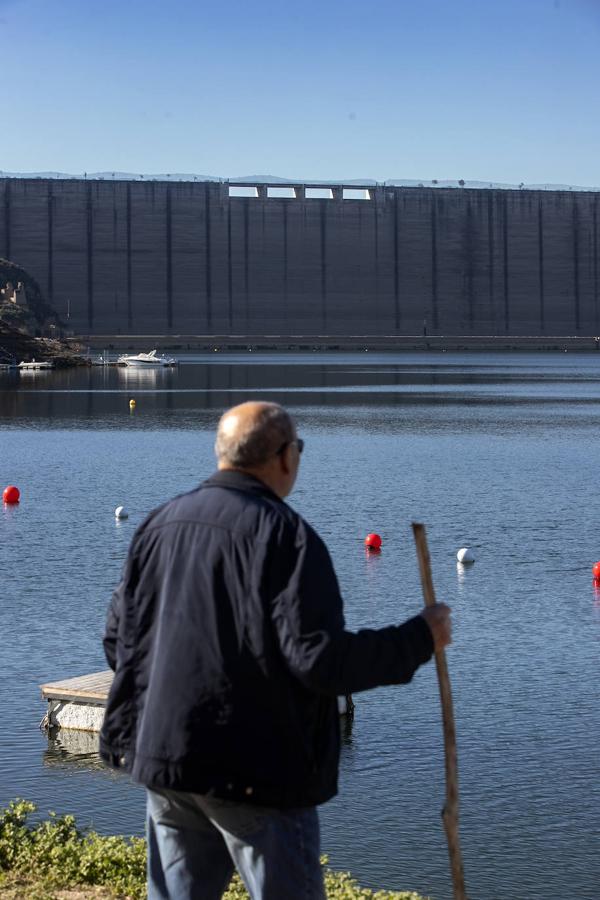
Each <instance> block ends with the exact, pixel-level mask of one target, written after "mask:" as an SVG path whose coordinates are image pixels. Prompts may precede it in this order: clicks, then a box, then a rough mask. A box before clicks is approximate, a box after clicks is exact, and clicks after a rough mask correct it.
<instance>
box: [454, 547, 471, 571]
mask: <svg viewBox="0 0 600 900" xmlns="http://www.w3.org/2000/svg"><path fill="white" fill-rule="evenodd" d="M456 558H457V560H458V561H459V563H462V564H463V565H464V566H466V565H469V563H474V562H475V557H474V556H473V554H472V553H471V551H470V550H469V548H468V547H461V548H460V550H459V551H458V553H457V554H456Z"/></svg>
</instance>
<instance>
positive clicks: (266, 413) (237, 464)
mask: <svg viewBox="0 0 600 900" xmlns="http://www.w3.org/2000/svg"><path fill="white" fill-rule="evenodd" d="M295 436H296V431H295V428H294V423H293V421H292V418H291V416H290V415H289V413H287V412H286V411H285V409H283V407H282V406H279V404H278V403H260V402H257V401H250V402H249V403H241V404H240V405H239V406H234V407H232V409H228V410H227V412H225V413H224V414H223V415H222V416H221V419H220V421H219V427H218V429H217V440H216V442H215V453H216V454H217V459H218V462H219V467H221V468H225V467H227V468H233V469H256V468H260V467H261V466H264V465H265V464H267V463H268V462H269V460H271V459H272V457H273V456H274V455H275V454H276V453H277V451H278V450H279V448H280V447H281V446H282V445H283V444H285V443H286V442H288V441H293V440H294V438H295Z"/></svg>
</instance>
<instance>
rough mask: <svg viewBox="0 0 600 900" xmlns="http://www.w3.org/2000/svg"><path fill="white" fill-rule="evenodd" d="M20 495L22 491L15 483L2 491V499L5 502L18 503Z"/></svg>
mask: <svg viewBox="0 0 600 900" xmlns="http://www.w3.org/2000/svg"><path fill="white" fill-rule="evenodd" d="M20 496H21V491H20V490H19V488H18V487H15V486H14V484H9V486H8V487H5V488H4V490H3V492H2V499H3V500H4V502H5V503H18V502H19V497H20Z"/></svg>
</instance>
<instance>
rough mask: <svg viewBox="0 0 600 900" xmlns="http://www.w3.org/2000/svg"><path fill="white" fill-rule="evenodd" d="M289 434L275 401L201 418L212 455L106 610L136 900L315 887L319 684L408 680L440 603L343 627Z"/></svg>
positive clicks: (443, 610) (347, 688) (331, 728)
mask: <svg viewBox="0 0 600 900" xmlns="http://www.w3.org/2000/svg"><path fill="white" fill-rule="evenodd" d="M303 446H304V442H303V441H302V440H301V439H300V438H299V437H298V436H297V434H296V430H295V427H294V423H293V421H292V419H291V418H290V416H289V415H288V414H287V413H286V411H285V410H284V409H282V408H281V407H280V406H278V405H277V404H274V403H256V402H251V403H243V404H242V405H241V406H236V407H234V408H233V409H230V410H229V411H228V412H226V413H225V414H224V415H223V417H222V418H221V421H220V423H219V427H218V431H217V439H216V445H215V451H216V455H217V459H218V471H217V473H216V474H214V475H213V476H212V477H211V478H209V479H208V480H207V481H205V482H204V484H202V485H201V486H200V487H199V488H197V489H196V490H194V491H191V492H190V493H188V494H183V495H182V496H180V497H176V498H175V499H174V500H171V501H170V502H169V503H167V504H165V505H164V506H162V507H160V508H159V509H157V510H155V511H154V512H153V513H151V514H150V516H148V518H147V519H146V521H145V522H144V523H143V524H142V525H141V526H140V528H139V529H138V530H137V532H136V534H135V536H134V538H133V541H132V544H131V548H130V550H129V555H128V559H127V562H126V565H125V570H124V573H123V579H122V581H121V583H120V585H119V587H118V588H117V590H116V591H115V593H114V595H113V600H112V604H111V608H110V610H109V616H108V623H107V631H106V637H105V639H104V646H105V650H106V655H107V659H108V662H109V664H110V665H111V667H112V668H113V669H114V670H115V677H114V681H113V685H112V689H111V692H110V696H109V699H108V705H107V709H106V717H105V720H104V725H103V728H102V733H101V738H100V742H101V743H100V746H101V754H102V756H103V758H104V759H105V760H106V761H107V762H108V763H109V764H111V765H113V766H118V767H121V768H124V769H126V770H127V771H129V772H131V774H132V776H133V778H134V779H135V780H136V781H138V782H140V783H141V784H143V785H145V786H146V787H147V793H148V896H149V900H158V898H161V900H162V898H169V900H213V898H215V900H216V898H219V897H220V896H221V894H222V893H223V891H224V890H225V888H226V886H227V884H228V882H229V879H230V877H231V875H232V872H233V868H234V865H235V867H237V869H238V871H239V872H240V874H241V876H242V878H243V880H244V882H245V884H246V886H247V888H248V890H249V892H250V894H251V897H252V898H253V900H296V898H298V900H299V898H303V900H321V898H323V897H324V889H323V883H322V875H321V867H320V864H319V826H318V818H317V813H316V809H315V807H316V806H317V805H318V804H320V803H324V802H325V801H326V800H329V799H330V797H333V796H334V794H335V793H336V791H337V769H338V757H339V719H338V713H337V702H336V697H337V696H338V695H340V694H349V693H355V692H358V691H362V690H366V689H368V688H373V687H376V686H377V685H383V684H398V683H404V682H408V681H410V679H411V678H412V676H413V674H414V672H415V670H416V669H417V668H418V667H419V666H420V665H421V664H423V663H425V662H426V661H427V660H429V658H430V657H431V654H432V652H433V650H434V649H441V648H442V647H444V646H445V645H446V644H448V643H450V628H451V626H450V611H449V609H448V607H447V606H445V605H444V604H437V606H435V607H430V608H426V609H424V610H423V611H422V612H421V613H420V615H418V616H416V617H415V618H413V619H410V620H409V621H408V622H406V623H405V624H404V625H401V626H392V627H389V628H383V629H380V630H377V631H371V630H364V631H360V632H358V633H356V634H353V633H351V632H348V631H346V630H345V627H344V619H343V610H342V599H341V597H340V592H339V588H338V584H337V579H336V576H335V572H334V570H333V566H332V563H331V560H330V557H329V554H328V552H327V549H326V547H325V545H324V543H323V542H322V540H321V539H320V538H319V537H318V535H317V534H316V533H315V532H314V531H313V530H312V528H311V527H310V526H309V525H308V524H307V523H306V522H305V521H304V520H303V519H302V518H301V517H300V516H299V515H298V514H297V513H295V512H294V511H293V510H292V509H291V508H290V507H289V506H288V505H287V504H286V503H285V502H284V500H283V498H284V497H286V496H287V495H288V494H289V493H290V491H291V490H292V487H293V485H294V482H295V480H296V475H297V472H298V466H299V463H300V455H301V453H302V449H303Z"/></svg>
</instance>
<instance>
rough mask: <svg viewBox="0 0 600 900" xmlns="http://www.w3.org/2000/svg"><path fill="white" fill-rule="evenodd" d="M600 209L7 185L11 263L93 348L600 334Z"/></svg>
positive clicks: (154, 187) (254, 190) (204, 186)
mask: <svg viewBox="0 0 600 900" xmlns="http://www.w3.org/2000/svg"><path fill="white" fill-rule="evenodd" d="M240 194H241V196H240ZM244 194H246V196H244ZM282 194H283V196H282ZM599 205H600V194H599V193H597V192H576V191H528V190H493V189H482V190H479V189H477V190H474V189H467V188H433V187H432V188H426V187H423V188H421V187H418V188H414V187H391V186H387V185H378V186H376V187H372V186H370V187H365V188H364V189H363V188H357V187H356V186H355V185H353V186H352V187H351V188H345V187H344V186H343V185H339V184H336V185H332V186H331V187H330V188H327V187H324V186H323V185H321V184H320V185H318V186H310V185H293V186H290V185H287V186H282V185H281V184H279V183H278V184H277V185H264V184H260V185H251V184H247V185H245V186H240V185H239V184H236V185H233V184H230V183H228V182H215V181H205V182H195V181H193V182H192V181H190V182H172V183H171V182H168V181H141V182H140V181H103V180H85V179H80V180H79V179H65V180H55V179H44V178H1V179H0V256H5V257H7V258H8V259H11V260H13V261H14V262H16V263H18V264H19V265H21V266H23V267H24V268H25V269H27V270H28V271H29V272H30V274H31V275H33V276H34V277H35V278H36V279H37V281H38V282H39V283H40V286H41V288H42V291H43V292H44V293H45V295H46V297H47V298H48V300H49V301H50V302H51V303H52V304H53V305H54V307H55V308H56V310H57V312H58V313H59V315H60V316H61V318H62V319H63V320H64V321H66V322H67V324H68V327H69V328H70V329H71V330H72V331H74V332H75V333H77V334H81V335H88V334H89V335H94V334H103V335H108V334H114V335H118V334H121V335H127V334H136V335H140V334H155V335H161V334H162V335H169V334H174V335H175V334H177V335H211V334H219V335H257V336H258V335H307V336H308V335H362V334H368V335H395V334H397V335H422V334H423V333H424V330H426V332H427V334H428V335H432V336H433V335H473V336H476V335H501V336H504V335H545V334H547V335H552V334H555V335H556V334H561V335H575V336H577V335H580V336H585V335H598V334H600V308H599V289H600V285H599V271H598V270H599V262H600V248H599V238H598V218H599V209H598V208H599Z"/></svg>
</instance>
